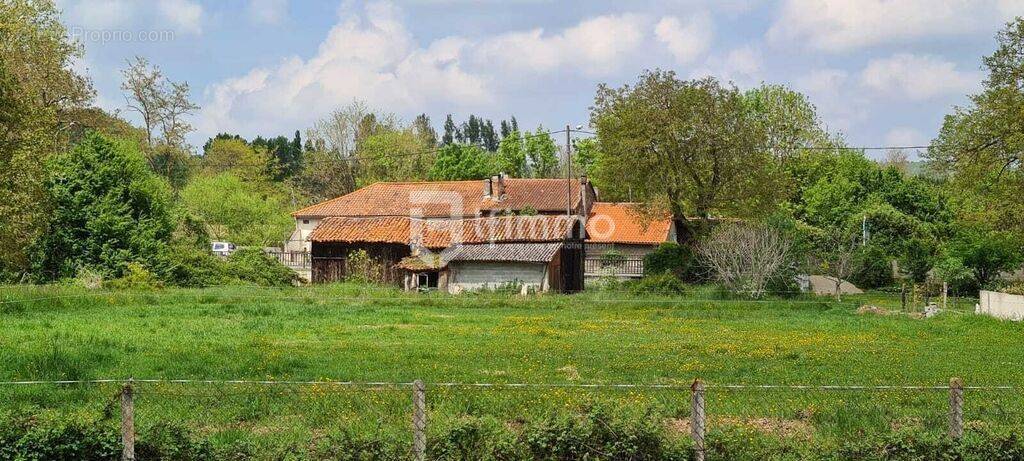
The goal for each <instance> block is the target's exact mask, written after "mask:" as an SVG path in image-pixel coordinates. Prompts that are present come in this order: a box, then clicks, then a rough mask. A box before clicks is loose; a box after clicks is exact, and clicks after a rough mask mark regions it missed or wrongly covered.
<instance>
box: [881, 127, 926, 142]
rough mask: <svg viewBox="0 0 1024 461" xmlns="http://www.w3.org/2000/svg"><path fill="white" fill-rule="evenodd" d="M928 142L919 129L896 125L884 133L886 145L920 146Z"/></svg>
mask: <svg viewBox="0 0 1024 461" xmlns="http://www.w3.org/2000/svg"><path fill="white" fill-rule="evenodd" d="M926 144H928V137H927V136H925V135H924V134H922V133H921V132H920V131H918V130H916V129H914V128H910V127H906V126H901V127H896V128H893V129H891V130H889V132H888V133H886V135H885V145H887V146H920V145H926Z"/></svg>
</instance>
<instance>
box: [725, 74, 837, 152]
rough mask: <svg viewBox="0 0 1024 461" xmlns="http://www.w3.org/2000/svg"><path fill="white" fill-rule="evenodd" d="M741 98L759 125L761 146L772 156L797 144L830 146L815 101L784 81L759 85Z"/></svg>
mask: <svg viewBox="0 0 1024 461" xmlns="http://www.w3.org/2000/svg"><path fill="white" fill-rule="evenodd" d="M743 102H744V104H745V105H746V106H747V111H748V112H749V113H750V114H751V117H752V118H753V121H754V123H755V124H757V125H758V127H759V128H760V129H759V131H760V133H761V135H762V138H761V140H762V142H763V143H764V144H763V146H764V147H765V148H766V150H768V151H769V152H770V153H771V154H772V156H773V157H775V158H777V159H786V158H788V157H792V156H794V155H796V154H798V153H799V152H800V148H808V147H814V148H820V147H824V146H831V145H833V144H834V141H833V140H832V139H830V136H829V135H828V133H827V132H825V130H824V129H823V128H822V126H821V120H819V118H818V114H817V110H816V109H815V108H814V105H812V104H811V102H810V101H808V100H807V97H806V96H804V95H803V94H801V93H798V92H796V91H793V90H790V89H789V88H787V87H785V86H783V85H762V86H760V87H758V88H755V89H752V90H749V91H747V92H745V93H744V94H743Z"/></svg>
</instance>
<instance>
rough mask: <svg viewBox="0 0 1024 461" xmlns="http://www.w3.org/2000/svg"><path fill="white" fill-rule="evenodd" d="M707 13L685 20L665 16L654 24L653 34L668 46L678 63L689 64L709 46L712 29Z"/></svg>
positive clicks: (712, 33)
mask: <svg viewBox="0 0 1024 461" xmlns="http://www.w3.org/2000/svg"><path fill="white" fill-rule="evenodd" d="M711 24H712V23H711V16H710V15H709V14H706V13H704V14H698V15H694V16H692V17H690V18H687V19H686V20H685V21H684V20H681V19H679V18H678V17H676V16H665V17H664V18H661V20H660V21H658V24H657V25H655V26H654V35H655V37H657V38H658V41H660V42H661V43H663V44H664V45H665V47H666V48H668V51H669V53H671V54H672V56H673V57H674V58H675V60H676V62H677V63H679V64H689V63H691V62H693V61H694V60H695V59H697V58H698V57H700V56H701V55H702V54H704V53H705V52H706V51H707V50H708V48H709V47H710V46H711V40H712V36H713V35H714V31H713V30H712V25H711Z"/></svg>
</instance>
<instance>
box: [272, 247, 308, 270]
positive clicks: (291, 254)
mask: <svg viewBox="0 0 1024 461" xmlns="http://www.w3.org/2000/svg"><path fill="white" fill-rule="evenodd" d="M266 253H267V254H268V255H270V256H273V257H275V258H277V260H278V261H281V264H284V265H285V266H288V267H290V268H292V269H296V270H298V269H310V268H311V267H312V263H311V261H312V259H311V258H310V257H309V252H308V251H282V250H266Z"/></svg>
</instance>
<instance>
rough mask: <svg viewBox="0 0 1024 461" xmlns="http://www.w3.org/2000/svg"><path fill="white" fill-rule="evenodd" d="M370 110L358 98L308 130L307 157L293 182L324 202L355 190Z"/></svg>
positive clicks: (306, 193) (309, 197)
mask: <svg viewBox="0 0 1024 461" xmlns="http://www.w3.org/2000/svg"><path fill="white" fill-rule="evenodd" d="M367 112H368V109H367V108H366V105H365V104H363V103H361V102H354V103H352V104H349V105H347V106H345V107H342V108H340V109H336V110H334V111H333V112H331V113H330V114H329V115H328V116H327V117H324V118H322V119H320V120H318V121H317V122H316V123H314V124H313V127H312V128H310V129H309V130H307V131H306V143H307V144H308V146H307V148H306V149H305V152H304V153H303V155H304V156H305V158H306V160H305V162H304V165H303V168H302V170H301V171H299V173H298V174H297V175H296V176H295V177H293V178H292V183H293V184H294V185H295V187H296V189H298V190H299V191H300V192H301V193H302V194H303V195H304V196H305V197H307V198H308V199H309V200H310V201H312V202H314V203H315V202H320V201H323V200H327V199H331V198H334V197H337V196H340V195H344V194H347V193H349V192H352V191H353V190H355V188H356V170H357V168H355V167H356V162H357V160H358V159H357V158H355V155H356V150H357V147H358V145H357V144H358V143H357V133H358V131H359V125H360V123H361V121H362V120H363V118H364V116H365V115H366V113H367Z"/></svg>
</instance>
